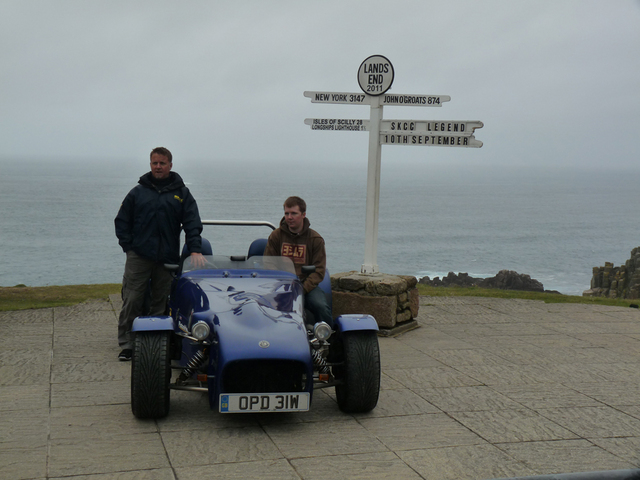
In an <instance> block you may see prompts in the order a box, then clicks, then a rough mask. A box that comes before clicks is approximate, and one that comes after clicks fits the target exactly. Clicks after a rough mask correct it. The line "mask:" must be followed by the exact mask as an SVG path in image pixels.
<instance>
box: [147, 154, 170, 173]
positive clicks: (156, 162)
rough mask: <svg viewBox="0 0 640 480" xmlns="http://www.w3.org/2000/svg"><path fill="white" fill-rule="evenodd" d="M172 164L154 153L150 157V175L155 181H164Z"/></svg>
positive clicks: (162, 156)
mask: <svg viewBox="0 0 640 480" xmlns="http://www.w3.org/2000/svg"><path fill="white" fill-rule="evenodd" d="M172 166H173V163H171V162H170V161H169V159H168V158H167V157H165V156H164V155H160V154H159V153H154V154H153V155H151V175H153V178H155V179H156V180H164V179H165V178H168V177H169V173H170V172H171V167H172Z"/></svg>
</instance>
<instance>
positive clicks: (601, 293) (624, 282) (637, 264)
mask: <svg viewBox="0 0 640 480" xmlns="http://www.w3.org/2000/svg"><path fill="white" fill-rule="evenodd" d="M582 295H583V296H585V297H608V298H629V299H637V298H640V247H636V248H634V249H633V250H631V258H629V260H627V261H626V262H625V264H624V265H621V266H619V267H614V266H613V263H611V262H605V264H604V267H593V277H592V278H591V288H590V289H589V290H585V291H584V292H583V294H582Z"/></svg>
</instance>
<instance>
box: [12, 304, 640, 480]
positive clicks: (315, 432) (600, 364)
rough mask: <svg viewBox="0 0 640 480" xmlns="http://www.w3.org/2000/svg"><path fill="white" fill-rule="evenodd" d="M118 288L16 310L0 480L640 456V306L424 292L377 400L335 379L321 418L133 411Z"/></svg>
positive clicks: (524, 464) (185, 395)
mask: <svg viewBox="0 0 640 480" xmlns="http://www.w3.org/2000/svg"><path fill="white" fill-rule="evenodd" d="M120 304H121V303H120V298H119V296H118V295H114V296H112V297H111V299H110V301H108V302H107V301H97V302H87V303H84V304H79V305H75V306H73V307H57V308H50V309H41V310H26V311H18V312H1V313H0V327H2V328H3V330H4V331H5V335H4V336H3V338H2V339H0V472H2V473H1V474H0V476H1V477H2V478H8V479H18V480H20V479H25V480H26V479H29V480H39V479H62V478H73V479H75V480H83V479H85V480H107V479H117V480H134V479H135V480H146V479H154V480H155V479H159V480H176V479H180V480H184V479H196V478H198V479H200V478H221V479H222V478H225V479H234V478H238V479H239V478H243V479H244V478H266V479H270V478H273V479H306V480H314V479H323V480H324V479H333V478H336V479H338V478H340V479H342V478H354V479H358V478H362V479H383V478H384V479H387V478H397V479H434V480H435V479H437V480H448V479H452V480H453V479H460V478H465V479H478V480H485V479H486V480H488V479H493V478H508V477H515V476H530V475H545V474H553V473H570V472H578V471H580V472H584V471H602V470H613V469H637V468H640V454H638V452H639V451H640V312H638V310H636V309H625V308H621V307H604V306H590V305H572V304H545V303H543V302H539V301H531V300H503V299H487V298H472V297H466V298H462V297H460V298H446V297H421V298H420V305H421V307H420V313H419V317H418V322H419V325H420V327H419V328H417V329H415V330H412V331H409V332H406V333H404V334H401V335H398V336H396V337H393V338H389V337H380V338H379V342H380V349H381V356H382V358H381V364H382V389H381V393H380V400H379V403H378V406H377V408H376V409H374V410H373V411H372V412H370V413H367V414H358V415H348V414H344V413H342V412H340V410H339V409H338V408H337V403H336V400H335V393H334V391H333V389H327V390H322V391H316V392H315V395H314V401H313V404H312V407H311V411H310V412H306V413H300V414H294V413H289V414H283V415H278V414H273V415H269V414H260V415H236V416H233V415H221V414H219V413H216V412H212V411H211V410H209V405H208V398H207V395H206V394H204V393H195V392H184V391H172V392H171V411H170V414H169V416H168V417H167V418H164V419H161V420H155V421H154V420H149V421H142V420H138V419H136V418H135V417H134V416H133V415H132V413H131V407H130V369H131V364H130V363H129V362H118V361H117V355H118V352H119V348H118V346H117V342H116V331H117V314H118V311H119V309H120Z"/></svg>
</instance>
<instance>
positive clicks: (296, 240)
mask: <svg viewBox="0 0 640 480" xmlns="http://www.w3.org/2000/svg"><path fill="white" fill-rule="evenodd" d="M309 225H310V222H309V219H308V218H307V204H306V203H305V201H304V200H303V199H302V198H300V197H289V198H287V199H286V200H285V202H284V217H283V218H282V220H280V227H279V228H277V229H275V230H274V231H273V232H272V233H271V235H269V240H268V242H267V247H266V249H265V251H264V254H265V255H280V256H283V257H289V258H290V259H291V260H292V261H293V264H294V266H295V268H296V274H297V275H298V278H299V279H300V281H301V282H302V287H303V288H304V294H305V295H304V301H305V307H306V308H308V309H309V310H310V311H311V313H313V316H314V317H315V319H316V321H318V322H319V321H324V322H327V323H328V324H329V325H330V326H331V327H332V328H333V317H332V315H331V310H330V308H329V305H328V303H327V297H326V296H325V293H324V291H323V290H322V289H320V288H319V287H318V285H319V284H320V282H321V281H322V279H323V278H324V274H325V271H326V264H327V254H326V253H325V249H324V239H323V238H322V237H321V236H320V234H319V233H318V232H316V231H315V230H312V229H311V228H309ZM303 265H315V267H316V271H315V272H313V273H311V274H310V275H304V274H303V273H302V266H303Z"/></svg>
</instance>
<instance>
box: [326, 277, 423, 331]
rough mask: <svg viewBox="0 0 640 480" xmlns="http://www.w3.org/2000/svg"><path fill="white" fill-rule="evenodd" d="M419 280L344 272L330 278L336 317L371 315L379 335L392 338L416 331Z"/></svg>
mask: <svg viewBox="0 0 640 480" xmlns="http://www.w3.org/2000/svg"><path fill="white" fill-rule="evenodd" d="M417 283H418V280H417V279H416V277H412V276H407V275H388V274H384V273H376V274H362V273H359V272H355V271H353V272H345V273H336V274H334V275H331V290H332V296H333V316H334V317H337V316H338V315H343V314H347V313H364V314H368V315H372V316H373V317H374V318H375V319H376V321H377V322H378V326H379V327H380V335H383V336H393V335H398V334H400V333H403V332H406V331H408V330H412V329H414V328H417V327H418V326H419V325H418V322H417V321H416V320H415V319H416V317H417V316H418V307H419V305H420V297H419V295H418V289H417V288H416V285H417Z"/></svg>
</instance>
